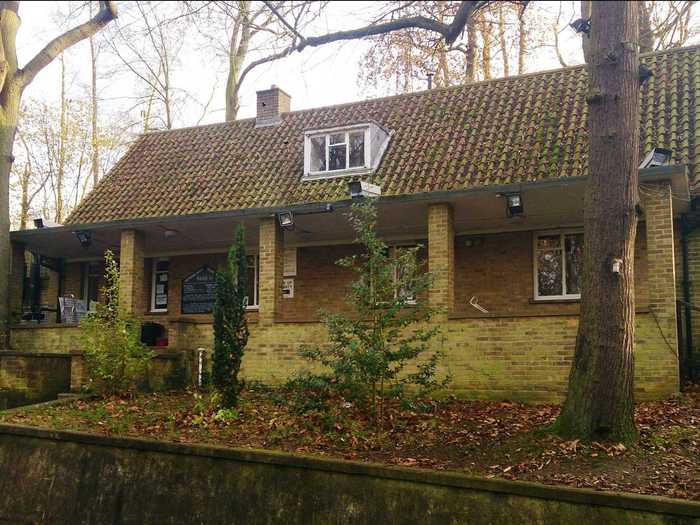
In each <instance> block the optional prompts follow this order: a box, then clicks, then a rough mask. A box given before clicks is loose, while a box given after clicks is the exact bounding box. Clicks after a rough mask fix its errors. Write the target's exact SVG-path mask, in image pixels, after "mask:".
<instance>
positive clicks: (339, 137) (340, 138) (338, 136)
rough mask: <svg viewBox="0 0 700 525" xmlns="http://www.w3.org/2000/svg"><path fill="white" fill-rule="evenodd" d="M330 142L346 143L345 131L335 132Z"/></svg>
mask: <svg viewBox="0 0 700 525" xmlns="http://www.w3.org/2000/svg"><path fill="white" fill-rule="evenodd" d="M329 144H345V133H333V134H332V135H331V136H330V142H329Z"/></svg>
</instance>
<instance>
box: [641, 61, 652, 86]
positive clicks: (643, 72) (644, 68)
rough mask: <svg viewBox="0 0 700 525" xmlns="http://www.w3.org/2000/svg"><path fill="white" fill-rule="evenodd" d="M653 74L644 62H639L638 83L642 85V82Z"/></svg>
mask: <svg viewBox="0 0 700 525" xmlns="http://www.w3.org/2000/svg"><path fill="white" fill-rule="evenodd" d="M653 76H654V72H653V71H652V70H651V69H649V68H648V67H647V66H645V65H644V64H639V85H640V86H643V85H644V83H645V82H646V81H647V80H649V79H650V78H651V77H653Z"/></svg>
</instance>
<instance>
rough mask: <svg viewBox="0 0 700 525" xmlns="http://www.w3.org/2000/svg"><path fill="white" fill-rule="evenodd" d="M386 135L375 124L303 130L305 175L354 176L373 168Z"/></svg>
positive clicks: (386, 141)
mask: <svg viewBox="0 0 700 525" xmlns="http://www.w3.org/2000/svg"><path fill="white" fill-rule="evenodd" d="M388 142H389V134H388V133H387V132H386V131H385V130H384V129H383V128H381V127H380V126H378V125H377V124H374V123H367V124H359V125H354V126H350V127H348V128H332V129H328V130H317V131H309V132H306V133H305V141H304V144H305V154H304V178H305V179H321V178H332V177H342V176H345V175H357V174H363V173H365V172H369V171H371V170H373V169H374V168H376V166H377V165H378V164H379V160H381V156H382V155H383V153H384V150H385V149H386V146H387V144H388Z"/></svg>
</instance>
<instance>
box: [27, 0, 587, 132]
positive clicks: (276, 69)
mask: <svg viewBox="0 0 700 525" xmlns="http://www.w3.org/2000/svg"><path fill="white" fill-rule="evenodd" d="M120 3H121V2H119V1H117V5H118V6H119V4H120ZM56 4H57V3H56V2H22V4H21V8H20V16H21V18H22V26H21V28H20V31H19V34H18V52H19V55H20V63H21V64H23V63H26V61H27V60H28V59H29V58H31V56H33V54H34V53H36V51H38V50H39V49H40V48H41V47H42V46H43V45H44V44H45V43H46V42H48V41H49V40H50V39H51V38H52V37H53V36H56V34H57V33H58V28H57V18H56V16H55V13H56V10H57V7H56ZM534 4H535V3H534V2H533V3H532V4H531V5H534ZM537 5H538V6H544V9H549V8H550V6H551V9H558V5H559V3H558V2H548V3H546V4H545V3H542V2H537ZM577 6H578V2H564V4H563V7H564V11H563V13H562V16H561V23H562V26H564V25H565V24H566V23H567V22H568V21H570V20H571V18H572V17H573V16H574V15H575V14H576V13H575V9H577ZM376 8H377V4H374V3H372V2H342V1H334V2H330V4H329V6H328V8H327V9H326V10H325V16H324V17H323V18H321V19H320V20H318V21H317V22H316V23H315V24H314V26H313V27H312V28H310V29H309V30H307V35H308V34H310V33H314V34H322V33H325V32H328V31H332V30H338V29H348V28H350V27H357V26H360V25H363V24H364V23H366V22H367V21H368V20H369V19H370V17H371V16H372V14H374V13H375V12H376ZM528 9H530V8H528ZM78 18H79V20H80V21H82V20H84V19H85V18H86V13H83V14H82V15H81V16H80V17H78ZM74 23H75V21H74ZM119 23H121V24H126V23H128V21H127V20H125V19H123V18H121V19H120V20H119ZM560 40H561V47H562V49H563V54H564V56H565V57H566V59H567V62H568V63H569V64H576V63H580V62H581V61H582V54H581V50H580V38H579V37H578V36H577V35H575V34H574V32H573V31H572V30H570V29H568V28H565V29H563V30H562V31H561V33H560ZM367 47H368V43H367V42H366V41H361V40H360V41H350V42H346V43H341V44H330V45H327V46H324V47H320V48H310V49H306V50H304V51H303V52H302V53H294V54H293V55H292V56H290V57H288V58H286V59H284V60H281V61H277V62H273V63H271V64H269V65H266V66H263V67H261V68H259V69H257V70H255V71H254V72H253V73H252V74H251V75H250V76H249V77H248V79H247V80H246V82H245V83H244V89H243V92H242V109H241V111H240V113H239V118H243V117H249V116H253V115H254V113H255V91H256V90H258V89H265V88H267V87H269V86H270V85H271V84H277V85H278V86H280V87H282V88H283V89H284V90H285V91H287V92H288V93H289V94H290V95H291V96H292V109H305V108H310V107H318V106H324V105H330V104H338V103H344V102H350V101H355V100H361V99H365V98H368V97H372V96H376V93H367V92H363V91H362V90H361V89H360V88H359V87H358V82H357V76H358V67H359V66H358V59H359V58H360V56H361V55H362V54H363V52H364V51H365V50H366V49H367ZM88 53H89V49H88V44H87V42H83V43H80V44H78V45H77V46H75V48H73V49H72V50H71V51H70V54H69V56H68V58H67V64H68V70H69V75H70V76H69V79H70V82H71V90H73V92H74V93H78V92H81V93H84V92H85V91H86V89H87V85H88V82H89V62H88V57H89V54H88ZM108 59H109V56H107V55H104V56H103V58H102V60H103V61H107V60H108ZM103 65H104V62H103ZM556 67H559V63H558V62H557V60H556V57H555V54H554V50H553V49H552V48H543V49H541V50H539V51H538V52H537V55H536V58H534V59H531V60H530V61H529V62H528V64H527V68H528V71H541V70H545V69H552V68H556ZM58 71H59V69H58V64H57V63H56V62H54V63H53V64H52V65H50V66H49V67H48V68H47V69H46V70H45V71H42V72H41V73H40V75H39V76H38V77H37V78H36V80H35V81H34V83H33V84H32V85H30V86H29V88H28V89H27V91H26V95H27V96H29V97H35V98H41V99H44V100H56V99H57V97H58V93H59V84H58ZM174 77H175V81H174V84H176V85H178V86H180V87H181V88H183V89H185V90H187V91H188V92H190V93H192V94H194V95H195V96H197V97H198V98H199V99H200V100H202V101H204V100H206V99H208V98H209V95H210V93H211V92H212V87H213V86H215V85H216V86H218V87H217V90H216V92H215V93H214V97H213V104H212V105H211V107H210V109H211V111H210V112H209V113H208V114H207V115H206V117H205V118H204V119H203V120H202V122H217V121H221V120H223V109H224V104H223V100H224V97H223V87H224V83H225V72H224V70H223V64H222V65H221V66H220V70H219V71H216V69H215V68H214V67H212V64H211V59H206V58H204V56H203V54H202V52H201V49H197V48H196V47H193V46H188V44H187V43H186V44H185V46H184V48H183V51H182V53H181V55H180V60H179V64H178V65H177V68H176V71H175V74H174ZM130 82H133V79H132V78H131V77H130V76H129V75H126V74H122V75H121V76H120V78H116V79H110V80H108V81H106V80H103V81H101V88H100V96H101V98H102V99H104V105H105V106H108V105H109V104H110V101H114V103H115V104H117V103H118V101H119V100H120V97H121V96H123V95H124V93H128V92H129V91H130V90H131V87H132V86H130V84H129V83H130ZM81 90H82V91H81ZM201 113H202V108H201V106H198V105H197V104H196V103H191V104H188V105H187V107H186V109H185V110H184V112H183V114H182V115H180V117H179V118H178V119H177V120H176V126H182V125H192V124H194V123H195V122H196V121H197V120H198V119H199V116H198V115H200V114H201Z"/></svg>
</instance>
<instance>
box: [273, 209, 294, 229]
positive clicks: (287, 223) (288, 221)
mask: <svg viewBox="0 0 700 525" xmlns="http://www.w3.org/2000/svg"><path fill="white" fill-rule="evenodd" d="M277 221H278V222H279V223H280V228H282V229H283V230H287V231H292V230H293V229H294V215H293V214H292V212H291V211H281V212H279V213H278V214H277Z"/></svg>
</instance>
